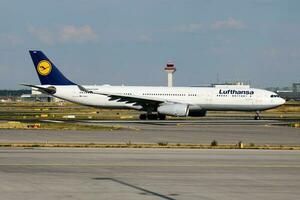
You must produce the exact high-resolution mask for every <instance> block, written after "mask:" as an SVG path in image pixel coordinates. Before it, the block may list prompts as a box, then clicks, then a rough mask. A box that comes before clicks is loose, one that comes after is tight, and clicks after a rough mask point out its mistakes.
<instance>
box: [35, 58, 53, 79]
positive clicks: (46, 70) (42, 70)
mask: <svg viewBox="0 0 300 200" xmlns="http://www.w3.org/2000/svg"><path fill="white" fill-rule="evenodd" d="M51 70H52V66H51V63H50V62H49V61H47V60H41V61H40V62H39V64H38V66H37V71H38V72H39V74H40V75H42V76H47V75H48V74H50V72H51Z"/></svg>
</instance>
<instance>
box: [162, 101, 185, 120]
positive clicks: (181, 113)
mask: <svg viewBox="0 0 300 200" xmlns="http://www.w3.org/2000/svg"><path fill="white" fill-rule="evenodd" d="M157 112H158V113H159V114H163V115H170V116H177V117H185V116H188V114H189V106H188V105H187V104H179V103H178V104H176V103H174V104H164V105H161V106H159V107H158V108H157Z"/></svg>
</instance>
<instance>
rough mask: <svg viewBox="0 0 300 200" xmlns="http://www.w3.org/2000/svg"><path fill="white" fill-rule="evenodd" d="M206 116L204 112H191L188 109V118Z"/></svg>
mask: <svg viewBox="0 0 300 200" xmlns="http://www.w3.org/2000/svg"><path fill="white" fill-rule="evenodd" d="M205 115H206V110H199V109H197V110H192V109H190V111H189V116H190V117H204V116H205Z"/></svg>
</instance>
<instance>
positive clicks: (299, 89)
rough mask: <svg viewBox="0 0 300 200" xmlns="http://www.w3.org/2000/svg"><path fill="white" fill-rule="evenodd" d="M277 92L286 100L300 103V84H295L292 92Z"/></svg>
mask: <svg viewBox="0 0 300 200" xmlns="http://www.w3.org/2000/svg"><path fill="white" fill-rule="evenodd" d="M276 92H277V94H278V95H279V96H280V97H281V98H284V99H286V100H295V101H300V83H293V86H292V90H277V91H276Z"/></svg>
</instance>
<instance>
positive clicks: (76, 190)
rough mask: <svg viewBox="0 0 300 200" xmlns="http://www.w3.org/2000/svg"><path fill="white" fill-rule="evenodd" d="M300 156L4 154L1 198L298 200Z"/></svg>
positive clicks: (120, 152) (198, 152)
mask: <svg viewBox="0 0 300 200" xmlns="http://www.w3.org/2000/svg"><path fill="white" fill-rule="evenodd" d="M299 158H300V151H271V150H267V151H266V150H179V149H177V150H174V149H63V148H62V149H55V148H51V149H12V148H10V149H5V148H2V149H0V180H1V184H0V194H1V199H9V200H19V199H31V200H35V199H38V200H40V199H43V200H48V199H97V200H99V199H132V200H134V199H138V200H146V199H151V200H152V199H168V200H173V199H187V200H190V199H207V200H214V199H222V200H235V199H238V200H240V199H244V200H248V199H249V200H253V199H264V200H266V199H272V200H277V199H278V200H282V199H298V198H299V196H300V190H299V188H300V174H299V170H300V159H299Z"/></svg>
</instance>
